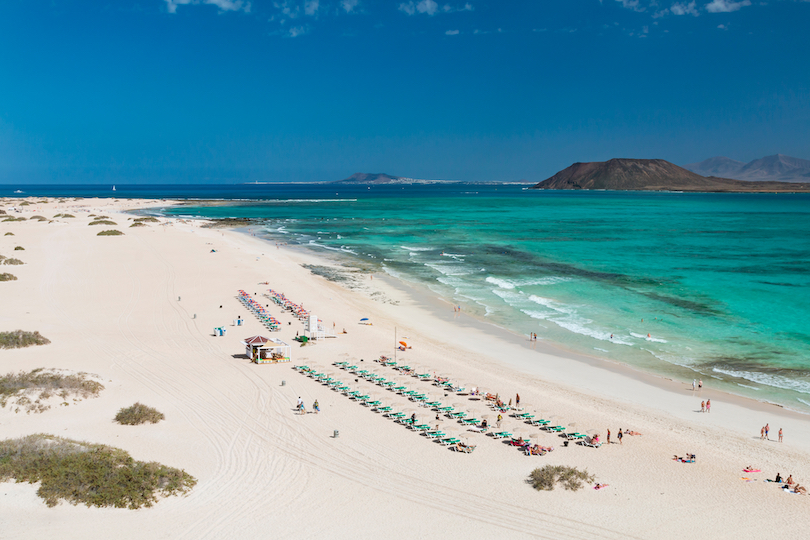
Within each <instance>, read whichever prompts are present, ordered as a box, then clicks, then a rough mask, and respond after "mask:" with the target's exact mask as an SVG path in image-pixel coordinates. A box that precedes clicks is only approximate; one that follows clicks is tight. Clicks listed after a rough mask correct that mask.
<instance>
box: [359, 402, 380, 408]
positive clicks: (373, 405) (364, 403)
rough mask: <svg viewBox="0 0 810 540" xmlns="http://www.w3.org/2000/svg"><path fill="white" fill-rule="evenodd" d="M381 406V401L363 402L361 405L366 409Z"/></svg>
mask: <svg viewBox="0 0 810 540" xmlns="http://www.w3.org/2000/svg"><path fill="white" fill-rule="evenodd" d="M381 404H382V401H364V402H363V405H365V406H366V407H372V408H373V407H376V406H377V405H381Z"/></svg>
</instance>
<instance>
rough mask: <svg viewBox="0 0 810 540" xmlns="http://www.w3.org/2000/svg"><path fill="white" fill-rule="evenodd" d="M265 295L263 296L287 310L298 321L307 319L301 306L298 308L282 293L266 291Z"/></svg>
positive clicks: (307, 314)
mask: <svg viewBox="0 0 810 540" xmlns="http://www.w3.org/2000/svg"><path fill="white" fill-rule="evenodd" d="M267 293H268V294H265V296H266V297H267V298H269V299H270V300H272V301H273V302H275V303H276V304H278V305H279V306H281V307H282V308H284V309H286V310H289V311H290V312H292V314H293V315H295V316H296V317H298V320H301V321H303V320H306V319H308V318H309V312H308V311H307V310H305V309H304V307H303V306H299V305H298V304H296V303H295V302H293V301H292V300H290V299H289V298H287V297H286V296H284V295H283V294H282V293H279V292H276V291H274V290H273V289H267Z"/></svg>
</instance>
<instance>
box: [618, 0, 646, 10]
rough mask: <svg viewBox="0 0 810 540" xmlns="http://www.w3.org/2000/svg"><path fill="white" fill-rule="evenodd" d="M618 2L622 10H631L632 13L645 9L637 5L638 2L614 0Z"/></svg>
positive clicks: (636, 0) (637, 0)
mask: <svg viewBox="0 0 810 540" xmlns="http://www.w3.org/2000/svg"><path fill="white" fill-rule="evenodd" d="M616 1H617V2H620V3H621V5H622V7H623V8H627V9H632V10H633V11H644V10H645V9H646V8H645V7H644V6H642V5H641V4H640V3H639V0H616Z"/></svg>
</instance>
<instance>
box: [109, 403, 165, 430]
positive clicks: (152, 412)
mask: <svg viewBox="0 0 810 540" xmlns="http://www.w3.org/2000/svg"><path fill="white" fill-rule="evenodd" d="M165 419H166V416H165V415H164V414H163V413H162V412H160V411H158V410H157V409H154V408H152V407H147V406H146V405H144V404H143V403H136V404H135V405H132V406H131V407H124V408H123V409H121V410H120V411H118V414H116V415H115V421H116V422H118V423H119V424H124V425H126V426H137V425H140V424H145V423H147V422H149V423H150V424H157V423H158V422H160V421H161V420H165Z"/></svg>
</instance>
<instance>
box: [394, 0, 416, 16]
mask: <svg viewBox="0 0 810 540" xmlns="http://www.w3.org/2000/svg"><path fill="white" fill-rule="evenodd" d="M398 9H399V10H400V11H404V12H405V13H406V14H408V15H413V14H414V13H416V6H414V5H413V0H411V1H410V2H408V3H407V4H400V5H399V8H398Z"/></svg>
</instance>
